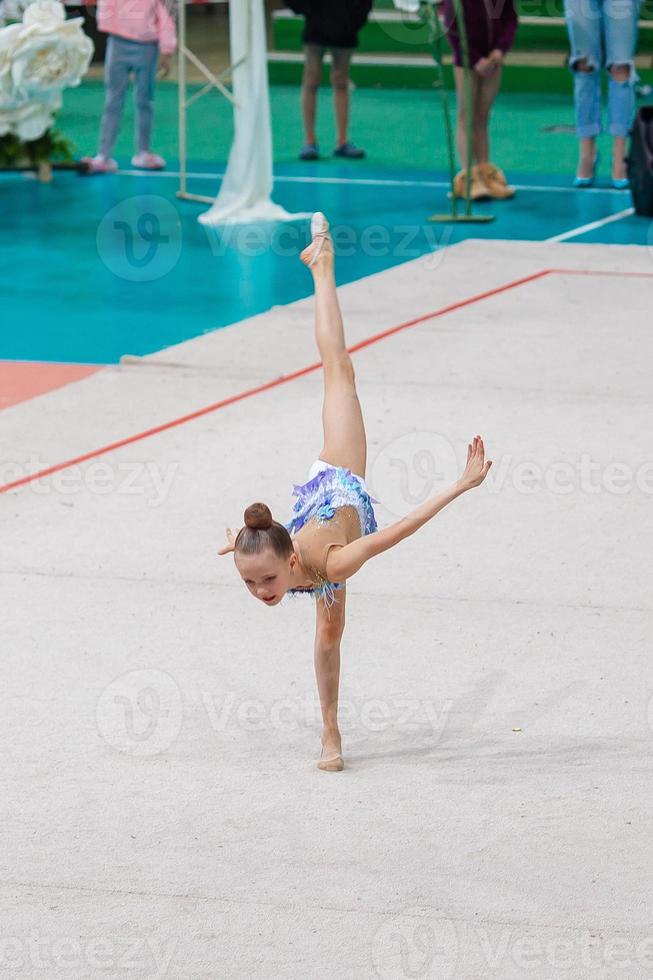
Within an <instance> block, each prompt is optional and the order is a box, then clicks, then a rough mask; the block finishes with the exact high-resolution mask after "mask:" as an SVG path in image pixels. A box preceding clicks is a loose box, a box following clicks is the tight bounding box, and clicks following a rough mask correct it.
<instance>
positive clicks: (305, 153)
mask: <svg viewBox="0 0 653 980" xmlns="http://www.w3.org/2000/svg"><path fill="white" fill-rule="evenodd" d="M299 159H300V160H319V159H320V148H319V146H318V145H317V143H306V144H305V146H304V147H302V150H301V152H300V154H299Z"/></svg>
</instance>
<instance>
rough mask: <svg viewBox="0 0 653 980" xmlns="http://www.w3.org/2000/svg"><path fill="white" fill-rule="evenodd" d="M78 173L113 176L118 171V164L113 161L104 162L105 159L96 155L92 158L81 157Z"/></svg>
mask: <svg viewBox="0 0 653 980" xmlns="http://www.w3.org/2000/svg"><path fill="white" fill-rule="evenodd" d="M79 165H80V173H83V174H88V175H89V176H90V175H92V174H115V172H116V170H117V169H118V164H117V163H116V161H115V160H105V158H104V157H103V156H102V155H101V154H100V153H98V154H97V156H94V157H82V159H81V160H80V161H79Z"/></svg>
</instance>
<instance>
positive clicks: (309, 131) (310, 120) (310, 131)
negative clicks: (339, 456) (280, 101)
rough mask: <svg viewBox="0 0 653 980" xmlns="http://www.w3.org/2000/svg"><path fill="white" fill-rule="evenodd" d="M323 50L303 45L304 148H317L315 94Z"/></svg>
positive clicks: (312, 45)
mask: <svg viewBox="0 0 653 980" xmlns="http://www.w3.org/2000/svg"><path fill="white" fill-rule="evenodd" d="M323 58H324V48H322V47H320V46H319V45H317V44H305V45H304V77H303V79H302V96H301V101H302V117H303V119H304V142H305V144H306V147H317V136H316V133H315V122H316V119H317V93H318V89H319V87H320V81H321V78H322V60H323Z"/></svg>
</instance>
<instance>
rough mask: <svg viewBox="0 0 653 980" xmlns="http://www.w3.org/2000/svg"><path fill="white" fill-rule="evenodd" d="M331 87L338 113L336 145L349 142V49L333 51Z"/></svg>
mask: <svg viewBox="0 0 653 980" xmlns="http://www.w3.org/2000/svg"><path fill="white" fill-rule="evenodd" d="M331 57H332V59H333V64H332V67H331V87H332V89H333V102H334V107H335V112H336V134H337V135H336V144H337V145H338V146H342V145H343V143H346V142H347V136H348V131H349V65H350V63H351V52H350V51H349V50H348V49H347V48H336V49H335V50H332V52H331Z"/></svg>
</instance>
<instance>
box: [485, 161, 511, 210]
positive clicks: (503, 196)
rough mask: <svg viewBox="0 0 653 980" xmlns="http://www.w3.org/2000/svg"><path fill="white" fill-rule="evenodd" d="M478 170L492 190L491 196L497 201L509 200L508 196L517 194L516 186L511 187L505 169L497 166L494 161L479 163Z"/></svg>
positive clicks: (490, 190) (488, 187) (489, 189)
mask: <svg viewBox="0 0 653 980" xmlns="http://www.w3.org/2000/svg"><path fill="white" fill-rule="evenodd" d="M478 172H479V174H480V175H481V180H482V181H483V183H484V184H485V186H486V187H487V189H488V191H489V192H490V197H493V198H494V199H495V200H497V201H507V200H508V198H511V197H514V196H515V188H514V187H510V185H509V184H508V181H507V180H506V178H505V174H504V172H503V170H500V169H499V168H498V167H495V165H494V164H493V163H479V165H478Z"/></svg>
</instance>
